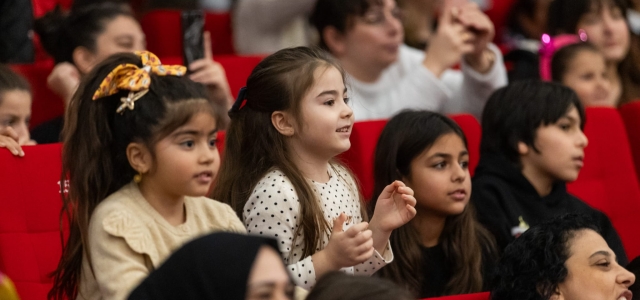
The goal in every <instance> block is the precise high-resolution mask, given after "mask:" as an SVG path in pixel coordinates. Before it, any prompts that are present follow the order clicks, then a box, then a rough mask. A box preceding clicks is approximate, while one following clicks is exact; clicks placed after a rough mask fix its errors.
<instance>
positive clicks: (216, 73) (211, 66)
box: [189, 31, 234, 109]
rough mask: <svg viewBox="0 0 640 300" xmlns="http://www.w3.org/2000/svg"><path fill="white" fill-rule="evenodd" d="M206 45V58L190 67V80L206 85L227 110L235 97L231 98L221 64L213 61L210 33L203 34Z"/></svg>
mask: <svg viewBox="0 0 640 300" xmlns="http://www.w3.org/2000/svg"><path fill="white" fill-rule="evenodd" d="M202 39H203V44H204V58H202V59H198V60H196V61H194V62H192V63H191V65H189V70H190V71H191V72H192V74H191V75H190V76H189V78H190V79H191V80H193V81H195V82H198V83H202V84H204V85H206V86H207V87H208V88H209V90H210V91H211V93H212V95H213V98H214V100H217V101H222V103H219V104H221V105H222V106H223V107H225V108H226V109H229V108H231V105H233V101H234V99H233V96H231V88H229V82H228V81H227V75H226V73H225V72H224V68H223V67H222V65H221V64H219V63H217V62H215V61H214V60H213V53H212V51H211V35H210V34H209V32H208V31H205V32H204V33H203V34H202Z"/></svg>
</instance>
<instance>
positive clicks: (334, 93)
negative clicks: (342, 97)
mask: <svg viewBox="0 0 640 300" xmlns="http://www.w3.org/2000/svg"><path fill="white" fill-rule="evenodd" d="M342 93H343V94H346V93H347V88H344V91H342ZM324 95H331V96H334V97H338V91H337V90H328V91H322V93H320V94H318V96H316V97H320V96H324Z"/></svg>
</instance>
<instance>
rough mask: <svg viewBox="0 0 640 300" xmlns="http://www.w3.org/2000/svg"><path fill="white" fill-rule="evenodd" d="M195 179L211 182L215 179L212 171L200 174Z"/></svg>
mask: <svg viewBox="0 0 640 300" xmlns="http://www.w3.org/2000/svg"><path fill="white" fill-rule="evenodd" d="M194 177H195V178H197V179H200V180H211V178H212V177H213V172H211V171H204V172H200V173H198V174H196V175H195V176H194Z"/></svg>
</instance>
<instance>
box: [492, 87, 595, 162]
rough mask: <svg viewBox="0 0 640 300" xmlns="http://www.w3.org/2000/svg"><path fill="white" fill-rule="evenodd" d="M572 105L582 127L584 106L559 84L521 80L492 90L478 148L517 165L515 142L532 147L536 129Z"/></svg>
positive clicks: (574, 94) (559, 115) (516, 144)
mask: <svg viewBox="0 0 640 300" xmlns="http://www.w3.org/2000/svg"><path fill="white" fill-rule="evenodd" d="M571 107H575V108H576V109H577V110H578V114H579V115H580V128H581V129H582V128H584V123H585V114H584V107H583V106H582V104H581V103H580V100H579V99H578V96H577V95H576V93H575V92H574V91H573V90H572V89H570V88H568V87H566V86H563V85H561V84H558V83H553V82H543V81H540V80H523V81H517V82H514V83H512V84H509V85H508V86H506V87H503V88H501V89H498V90H497V91H495V92H494V93H493V94H492V95H491V97H489V101H487V104H486V105H485V107H484V111H483V112H482V141H481V143H480V152H481V154H484V153H493V154H501V155H504V156H506V158H507V159H509V160H510V161H511V162H512V163H514V164H516V165H518V166H520V154H519V152H518V142H523V143H525V144H527V145H528V146H529V147H532V148H533V149H534V150H535V151H537V149H536V148H535V146H534V141H535V139H536V131H537V129H538V127H540V126H541V125H549V124H553V123H555V122H557V121H558V120H559V119H560V118H562V116H564V115H565V114H567V112H568V111H569V109H571Z"/></svg>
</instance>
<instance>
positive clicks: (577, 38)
mask: <svg viewBox="0 0 640 300" xmlns="http://www.w3.org/2000/svg"><path fill="white" fill-rule="evenodd" d="M541 40H542V43H541V44H540V51H539V54H540V78H542V80H545V81H551V59H552V58H553V55H554V54H555V53H556V52H557V51H558V50H560V49H562V48H563V47H565V46H568V45H572V44H575V43H580V42H586V41H587V33H586V32H585V31H584V30H582V29H580V30H578V34H577V35H576V34H561V35H557V36H554V37H552V36H550V35H549V34H546V33H545V34H543V35H542V38H541Z"/></svg>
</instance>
